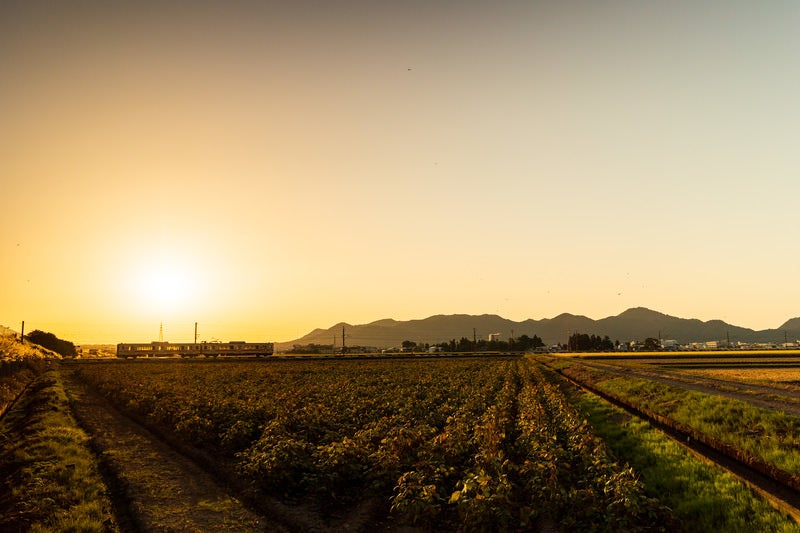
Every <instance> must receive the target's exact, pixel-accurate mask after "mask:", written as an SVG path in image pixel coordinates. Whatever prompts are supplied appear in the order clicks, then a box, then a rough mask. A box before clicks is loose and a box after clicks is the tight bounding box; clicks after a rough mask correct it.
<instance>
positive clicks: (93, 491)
mask: <svg viewBox="0 0 800 533" xmlns="http://www.w3.org/2000/svg"><path fill="white" fill-rule="evenodd" d="M23 436H24V438H23ZM0 469H1V470H2V472H3V474H4V475H3V478H2V482H0V483H2V485H3V486H2V488H3V491H4V492H5V493H6V494H8V495H9V497H8V498H3V499H2V503H0V530H12V531H14V530H20V531H82V532H90V531H98V532H99V531H115V530H117V528H116V525H115V522H114V519H113V516H112V513H111V503H110V500H109V498H108V497H107V495H106V487H105V484H104V483H103V481H102V478H101V476H100V474H99V472H98V469H97V465H96V462H95V459H94V456H93V455H92V453H91V451H90V450H89V448H88V437H87V436H86V434H85V433H84V432H83V431H82V430H81V429H80V428H79V427H78V425H77V423H76V422H75V419H74V418H73V417H72V414H71V412H70V408H69V401H68V399H67V396H66V393H65V391H64V387H63V384H62V383H61V379H60V376H59V375H58V373H57V372H56V371H49V372H46V373H45V374H43V375H42V376H41V377H39V378H38V379H37V381H36V382H34V384H33V385H32V386H31V387H30V389H29V390H28V391H27V392H26V394H25V396H24V397H23V398H22V399H21V401H20V402H19V403H18V404H17V405H15V406H14V408H13V409H11V410H10V411H9V412H8V414H7V416H6V417H5V418H4V419H3V423H2V425H0Z"/></svg>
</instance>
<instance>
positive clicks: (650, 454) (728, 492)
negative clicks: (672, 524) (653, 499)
mask: <svg viewBox="0 0 800 533" xmlns="http://www.w3.org/2000/svg"><path fill="white" fill-rule="evenodd" d="M576 405H577V407H578V409H580V411H581V413H583V414H584V416H586V418H587V420H588V422H589V424H590V425H591V426H592V428H593V429H594V431H595V432H596V433H597V435H598V436H600V437H601V438H603V439H604V440H605V442H606V443H608V446H609V447H610V448H611V450H612V452H613V453H614V454H615V455H616V456H617V457H620V458H624V459H625V461H626V462H628V463H629V464H630V465H631V467H632V468H633V469H634V470H635V471H636V472H637V473H638V474H639V475H640V476H641V480H642V483H643V485H644V487H645V490H646V491H647V493H648V494H652V495H657V496H658V498H659V499H660V500H661V502H662V503H664V504H665V505H666V506H668V507H669V508H670V509H672V510H673V511H674V513H675V515H676V516H677V517H678V519H679V520H680V522H681V523H682V524H686V525H689V524H691V527H690V528H687V529H690V530H691V531H696V532H708V533H715V532H717V531H726V532H731V533H735V532H741V533H750V532H752V531H762V532H787V533H788V532H797V531H800V527H798V525H797V524H796V523H795V522H794V521H793V520H791V519H790V518H788V517H786V516H784V515H783V514H782V513H780V512H778V511H776V510H775V509H774V508H773V507H772V506H771V505H769V504H768V503H767V502H766V501H765V500H763V499H762V498H759V497H757V496H756V495H754V494H753V492H752V491H751V490H750V489H749V488H748V487H747V486H746V485H744V484H743V483H742V482H740V481H739V480H737V479H735V478H734V477H733V476H732V475H730V474H728V473H726V472H724V471H722V470H721V469H720V468H719V467H717V466H714V465H711V464H708V463H706V462H703V461H701V460H699V459H698V458H697V457H695V456H694V455H692V454H691V453H690V452H689V451H687V450H686V449H685V448H683V447H681V446H680V445H679V444H678V443H676V442H675V441H673V440H671V439H669V438H668V437H666V436H665V435H664V434H663V433H661V432H660V431H657V430H655V429H654V428H652V427H651V426H650V424H649V423H647V422H645V421H643V420H641V419H638V418H634V417H631V416H630V415H628V414H627V413H626V412H625V411H623V410H622V409H620V408H617V407H614V406H612V405H611V404H609V403H608V402H605V401H603V400H602V399H600V398H599V397H598V396H595V395H593V394H589V393H582V394H580V396H579V398H577V399H576Z"/></svg>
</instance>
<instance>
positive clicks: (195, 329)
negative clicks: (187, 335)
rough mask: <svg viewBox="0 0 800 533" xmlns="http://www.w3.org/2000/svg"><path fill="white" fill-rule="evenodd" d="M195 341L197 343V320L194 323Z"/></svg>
mask: <svg viewBox="0 0 800 533" xmlns="http://www.w3.org/2000/svg"><path fill="white" fill-rule="evenodd" d="M194 343H195V344H197V322H195V323H194Z"/></svg>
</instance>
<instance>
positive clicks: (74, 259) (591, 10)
mask: <svg viewBox="0 0 800 533" xmlns="http://www.w3.org/2000/svg"><path fill="white" fill-rule="evenodd" d="M798 28H800V2H796V1H785V2H782V1H768V2H750V1H748V2H744V1H718V2H703V1H699V2H698V1H686V2H680V1H674V2H673V1H670V2H638V1H581V2H577V1H575V2H571V1H533V0H523V1H503V2H488V1H461V2H447V1H431V0H425V1H416V0H407V1H391V2H389V1H386V2H382V1H372V2H366V1H364V2H360V1H331V0H320V1H315V2H312V1H305V0H295V1H291V2H288V1H287V2H268V1H264V2H254V1H253V2H250V1H240V2H236V1H227V2H204V1H197V2H183V1H180V2H178V1H175V2H168V1H158V2H156V1H153V2H147V1H138V2H102V1H97V2H81V1H69V2H40V1H35V0H34V1H29V0H24V1H18V2H16V1H3V2H1V3H0V230H1V231H0V258H1V259H2V261H0V324H2V325H5V326H8V327H12V328H13V329H16V330H19V328H20V323H21V321H22V320H25V323H26V330H31V329H42V330H45V331H50V332H53V333H55V334H56V335H58V336H59V337H61V338H66V339H68V340H72V341H74V342H76V343H91V342H95V343H105V342H108V343H116V342H121V341H128V342H149V341H151V340H156V339H157V337H158V329H159V324H160V323H163V324H164V336H165V340H171V341H188V340H191V339H192V336H193V327H194V323H195V322H198V323H199V331H198V333H199V336H200V339H202V340H214V339H218V340H223V341H227V340H248V341H262V340H269V341H285V340H291V339H294V338H297V337H300V336H301V335H304V334H305V333H308V332H309V331H311V330H312V329H314V328H317V327H329V326H332V325H334V324H335V323H337V322H340V321H344V322H349V323H351V324H361V323H366V322H371V321H374V320H378V319H382V318H394V319H398V320H408V319H416V318H425V317H427V316H430V315H434V314H450V313H468V314H483V313H492V314H499V315H501V316H503V317H506V318H510V319H513V320H524V319H526V318H535V319H540V318H549V317H553V316H555V315H557V314H559V313H562V312H570V313H574V314H582V315H586V316H589V317H591V318H595V319H599V318H603V317H606V316H610V315H616V314H618V313H620V312H622V311H624V310H625V309H627V308H629V307H635V306H644V307H648V308H651V309H654V310H657V311H661V312H663V313H667V314H671V315H676V316H681V317H685V318H699V319H702V320H710V319H715V318H719V319H723V320H725V321H727V322H730V323H733V324H736V325H739V326H744V327H750V328H754V329H765V328H776V327H779V326H780V325H781V324H782V323H783V322H785V321H786V320H787V319H789V318H792V317H796V316H800V241H799V240H798V236H799V235H800V98H799V97H798V95H800V31H798ZM700 340H704V339H700Z"/></svg>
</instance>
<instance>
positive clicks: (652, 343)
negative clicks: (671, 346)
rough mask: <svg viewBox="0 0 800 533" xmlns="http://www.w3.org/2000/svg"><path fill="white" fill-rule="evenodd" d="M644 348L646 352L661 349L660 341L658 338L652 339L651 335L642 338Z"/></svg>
mask: <svg viewBox="0 0 800 533" xmlns="http://www.w3.org/2000/svg"><path fill="white" fill-rule="evenodd" d="M644 350H645V351H646V352H657V351H659V350H661V343H660V342H659V340H658V339H654V338H653V337H647V338H646V339H645V340H644Z"/></svg>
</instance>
